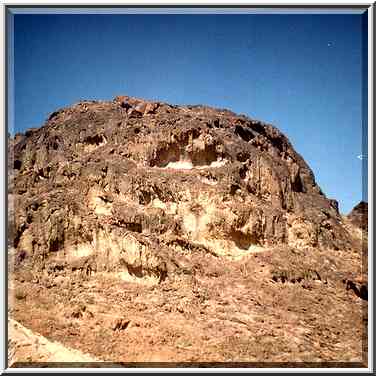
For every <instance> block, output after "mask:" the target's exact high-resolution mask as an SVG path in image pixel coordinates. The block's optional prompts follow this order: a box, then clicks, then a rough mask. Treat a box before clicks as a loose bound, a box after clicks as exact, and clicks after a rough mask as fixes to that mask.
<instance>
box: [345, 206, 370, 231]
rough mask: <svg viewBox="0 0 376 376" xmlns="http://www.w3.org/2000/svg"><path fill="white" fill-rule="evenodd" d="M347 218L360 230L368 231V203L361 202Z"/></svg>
mask: <svg viewBox="0 0 376 376" xmlns="http://www.w3.org/2000/svg"><path fill="white" fill-rule="evenodd" d="M347 218H348V219H349V220H350V222H351V223H352V224H353V225H354V226H357V227H359V228H360V229H362V230H366V231H368V203H367V202H364V201H361V202H359V204H358V205H356V206H355V207H354V208H353V210H351V212H350V213H349V214H348V216H347Z"/></svg>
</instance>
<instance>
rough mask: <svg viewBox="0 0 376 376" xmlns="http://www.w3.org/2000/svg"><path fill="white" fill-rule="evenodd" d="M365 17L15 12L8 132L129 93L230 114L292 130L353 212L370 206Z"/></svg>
mask: <svg viewBox="0 0 376 376" xmlns="http://www.w3.org/2000/svg"><path fill="white" fill-rule="evenodd" d="M362 17H363V19H364V16H362V15H359V14H358V15H350V14H341V15H340V14H329V15H322V14H311V15H308V14H296V15H286V14H285V15H282V14H244V15H223V14H222V15H221V14H218V15H215V14H210V15H202V14H200V15H197V14H195V15H192V14H191V15H182V14H180V15H177V14H169V15H166V14H165V15H157V14H153V15H151V14H149V15H148V14H143V15H142V14H138V15H135V14H133V15H72V14H65V15H51V14H49V15H47V14H44V15H36V14H35V15H30V14H29V15H25V14H17V15H15V16H14V76H15V80H14V93H15V96H14V98H15V107H14V114H15V127H14V129H12V128H11V127H10V129H9V130H10V132H11V133H14V132H19V131H24V130H25V129H27V128H29V127H39V126H41V125H42V123H43V122H44V121H45V120H46V118H47V116H48V114H49V113H51V112H53V111H54V110H56V109H58V108H61V107H65V106H69V105H72V104H74V103H76V102H78V101H80V100H84V99H88V100H92V99H96V100H112V99H113V97H115V96H116V95H121V94H126V95H131V96H137V97H142V98H147V99H155V100H161V101H164V102H168V103H171V104H206V105H210V106H215V107H220V108H228V109H230V110H233V111H234V112H237V113H242V114H246V115H248V116H250V117H253V118H256V119H260V120H263V121H266V122H269V123H271V124H273V125H275V126H276V127H278V128H279V129H280V130H281V131H282V132H284V133H285V134H286V135H287V137H289V139H290V141H291V142H292V144H293V146H294V147H295V149H296V150H297V151H298V152H299V153H300V154H301V155H302V156H303V158H304V159H305V160H306V161H307V163H308V164H309V165H310V167H311V168H312V170H313V171H314V174H315V176H316V180H317V182H318V184H319V185H320V186H321V188H322V189H323V191H324V192H325V194H326V195H327V196H328V197H329V198H335V199H337V200H338V201H339V204H340V211H341V212H343V213H347V212H349V211H350V210H351V208H352V207H353V206H354V205H355V204H357V203H358V202H359V201H360V200H362V199H366V197H364V196H363V197H362V163H365V161H364V160H363V162H362V161H361V159H360V158H358V156H359V155H361V154H363V155H366V153H367V150H366V148H363V149H362V133H364V132H362V121H366V119H365V118H362V117H365V116H366V112H364V114H363V113H362V85H364V82H362V68H363V70H364V69H365V68H366V66H364V65H363V67H362V64H363V63H364V61H366V59H367V57H366V56H365V55H364V54H363V52H362V38H364V35H363V34H362V22H363V23H364V21H362ZM363 29H364V25H363ZM363 42H364V41H363ZM363 78H364V79H366V77H365V76H364V77H363ZM363 110H364V109H363Z"/></svg>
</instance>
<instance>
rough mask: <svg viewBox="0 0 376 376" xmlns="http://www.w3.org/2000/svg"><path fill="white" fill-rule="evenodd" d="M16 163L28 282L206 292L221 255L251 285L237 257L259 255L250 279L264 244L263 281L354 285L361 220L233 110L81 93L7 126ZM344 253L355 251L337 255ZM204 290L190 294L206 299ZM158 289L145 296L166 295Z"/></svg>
mask: <svg viewBox="0 0 376 376" xmlns="http://www.w3.org/2000/svg"><path fill="white" fill-rule="evenodd" d="M8 167H9V170H10V171H13V174H11V176H10V177H9V208H10V209H11V210H10V211H9V225H10V232H9V234H10V239H9V242H10V245H11V246H12V249H13V251H12V252H10V253H9V255H10V263H11V265H12V266H11V267H12V271H14V276H15V278H16V282H15V283H21V285H23V284H28V285H30V286H31V285H33V286H38V285H39V286H40V285H42V286H45V287H47V288H49V289H60V290H59V291H65V292H64V294H65V293H66V292H67V291H72V289H73V290H74V289H75V288H76V287H77V286H80V285H81V284H82V283H84V284H89V285H88V286H98V288H100V286H101V284H100V280H101V279H103V278H104V279H105V280H107V278H112V280H113V281H115V282H114V283H121V284H122V283H130V284H134V285H137V286H139V287H138V288H141V289H142V288H145V289H148V288H154V287H153V286H159V285H160V286H168V285H169V284H172V286H175V285H174V284H176V283H178V286H185V287H184V288H183V287H179V288H178V287H173V288H174V289H175V290H174V291H180V290H179V289H180V288H182V289H183V290H182V291H185V289H186V288H187V286H190V287H192V289H193V290H194V289H195V288H196V287H197V286H199V285H200V284H203V285H205V286H206V287H205V288H202V289H201V290H200V289H199V290H197V291H206V290H207V289H210V288H211V287H209V286H211V285H212V283H214V282H213V279H214V280H216V278H218V277H219V276H220V275H222V274H223V273H224V271H223V270H221V268H229V273H230V274H229V275H231V276H232V277H229V280H231V278H235V280H236V281H237V283H240V284H242V283H241V282H239V280H238V279H239V275H240V277H241V276H243V272H239V270H241V265H243V264H238V263H245V264H244V265H246V264H247V263H250V265H251V266H247V268H246V270H245V271H244V273H245V274H244V275H246V277H247V278H248V273H251V272H252V273H253V272H254V271H255V270H258V269H257V268H259V267H261V266H260V265H259V264H257V266H256V264H254V262H253V261H252V260H257V259H256V257H257V255H258V254H261V255H263V256H262V257H264V258H265V261H263V262H262V265H263V266H262V268H263V267H264V266H265V265H269V267H268V268H267V269H262V270H261V269H260V273H261V274H260V275H259V279H258V278H251V279H252V283H253V287H256V286H258V283H261V282H260V281H263V280H264V279H263V278H266V280H267V281H269V282H268V283H267V285H265V286H264V288H265V289H266V290H265V291H268V288H270V289H272V290H273V289H275V288H277V289H279V288H281V287H271V286H281V284H282V285H285V283H287V284H296V283H298V284H303V285H304V283H305V286H306V285H307V281H310V282H309V283H308V285H309V286H311V287H310V288H308V290H312V289H313V290H315V289H316V288H318V287H317V286H320V291H322V290H321V289H325V286H326V285H325V284H326V283H328V282H327V281H328V280H329V281H332V282H333V284H334V285H333V286H337V287H338V286H339V287H338V288H339V289H341V290H340V291H341V294H345V291H346V293H347V290H345V286H344V285H343V282H342V281H345V280H346V281H347V279H348V278H347V277H346V276H347V275H348V273H349V272H352V271H354V273H355V274H356V275H359V274H361V273H362V270H361V260H362V255H361V245H359V244H360V243H356V239H355V240H354V234H353V225H354V220H353V219H349V220H348V219H346V221H347V222H346V221H345V219H344V218H343V217H342V216H341V215H340V213H339V212H338V204H337V202H336V201H335V200H333V199H329V198H327V197H326V196H325V194H324V193H323V192H322V191H321V189H320V187H319V186H318V185H317V183H316V182H315V177H314V174H313V172H312V171H311V169H310V168H309V166H308V165H307V163H306V162H305V161H304V159H303V158H302V157H301V156H300V155H299V154H298V153H297V152H296V151H295V150H294V148H293V146H292V145H291V143H290V142H289V140H288V139H287V138H286V137H285V136H284V135H283V134H282V133H281V132H280V131H279V130H278V129H277V128H275V127H274V126H272V125H270V124H265V123H263V122H261V121H258V120H254V119H250V118H248V117H246V116H243V115H236V114H235V113H232V112H230V111H228V110H222V109H214V108H210V107H205V106H172V105H169V104H166V103H160V102H152V101H145V100H142V99H138V98H132V97H128V96H119V97H116V98H115V99H114V100H113V101H110V102H100V101H84V102H80V103H78V104H76V105H74V106H72V107H69V108H64V109H61V110H58V111H56V112H54V113H53V114H51V116H50V117H49V118H48V120H47V121H46V123H45V124H44V125H43V126H42V127H41V128H38V129H30V130H28V131H27V132H26V133H25V134H17V135H16V136H15V138H14V139H11V140H10V142H9V166H8ZM352 217H354V215H353V216H352ZM345 222H346V223H345ZM362 223H363V222H362ZM362 229H364V227H362ZM273 254H274V256H270V255H273ZM282 254H284V255H286V257H284V258H281V255H282ZM297 254H298V255H299V258H298V259H299V261H296V264H295V263H294V262H293V263H290V262H288V261H287V260H290V259H291V260H295V259H296V257H295V255H297ZM335 254H337V255H342V256H341V257H344V256H343V255H346V256H345V257H344V258H343V260H348V261H341V262H340V263H335V262H334V261H333V257H334V256H333V255H335ZM304 255H306V256H304ZM273 260H274V261H273ZM276 260H278V262H277V261H276ZM350 260H351V262H350ZM354 260H355V261H354ZM273 262H275V266H273V265H274V264H273ZM347 262H348V263H347ZM239 265H240V266H239ZM247 265H248V264H247ZM272 266H273V267H272ZM239 267H240V269H239ZM265 270H266V271H265ZM226 273H227V272H226ZM231 273H235V274H231ZM239 273H240V274H239ZM226 275H227V274H226ZM235 275H236V277H235ZM187 276H188V277H189V280H188V281H187V280H186V278H188V277H187ZM346 278H347V279H346ZM17 281H18V282H17ZM116 281H117V282H116ZM177 281H180V282H177ZM205 281H206V282H205ZM312 281H316V282H314V283H313V282H312ZM324 281H325V283H324ZM248 282H249V281H248ZM337 282H338V283H337ZM106 283H107V282H106ZM270 283H271V285H270ZM75 286H76V287H75ZM140 286H144V287H140ZM194 286H196V287H194ZM242 286H243V285H242ZM260 286H261V285H260ZM260 286H259V287H260ZM268 286H269V287H268ZM315 286H316V287H315ZM346 286H347V287H348V286H349V285H346ZM190 287H189V288H190ZM337 287H336V288H337ZM88 288H89V287H88ZM93 288H94V287H93ZM171 288H172V287H171ZM212 288H214V287H213V286H212ZM349 288H350V287H349ZM193 290H192V291H193ZM334 290H335V287H333V290H331V291H334ZM31 291H33V290H31ZM142 291H143V290H142ZM145 291H149V290H145ZM167 291H169V290H167ZM273 291H274V290H273ZM39 293H40V292H35V294H36V295H35V296H38V297H39V296H40V295H39ZM275 293H276V292H275V291H274V293H273V294H275ZM148 294H149V293H148ZM161 294H162V293H161ZM194 294H195V293H194ZM197 294H198V295H197V296H196V295H193V297H191V298H192V299H193V300H195V299H196V300H197V302H196V300H195V302H196V303H194V304H198V305H200V304H203V302H204V301H205V299H207V298H208V297H207V298H205V297H202V301H201V300H200V299H201V298H199V297H200V293H198V292H197ZM162 295H163V294H162ZM164 295H166V294H164ZM183 295H184V293H183ZM209 295H210V296H211V294H209ZM209 295H208V296H209ZM68 296H70V295H69V294H68V295H67V296H65V295H64V298H62V299H68ZM195 296H196V297H195ZM234 296H236V292H235V291H234ZM360 296H362V294H360ZM191 298H189V299H191ZM103 299H105V298H103ZM145 299H148V298H146V297H145ZM159 299H162V298H161V296H159V297H158V298H155V299H154V300H153V302H151V301H148V300H146V301H145V304H150V307H154V308H153V309H156V306H153V304H156V305H157V306H158V304H160V306H164V304H165V303H163V301H164V300H163V299H162V302H160V301H159ZM187 299H188V298H187ZM189 299H188V300H189ZM210 299H214V301H216V299H217V298H216V295H215V294H214V295H212V296H211V298H210ZM302 299H303V298H302ZM328 299H329V300H330V297H328ZM344 299H345V298H344ZM354 299H355V298H354ZM193 300H192V301H193ZM183 301H184V299H183ZM183 301H181V303H182V304H183ZM22 302H23V299H22V298H20V299H16V303H17V304H22ZM200 302H201V303H200ZM191 304H193V303H192V302H191V303H187V307H188V308H187V307H186V308H184V307H183V308H181V310H182V312H187V310H188V311H189V309H190V308H189V307H190V305H191ZM213 304H214V303H213ZM215 304H216V303H215ZM328 304H329V303H328ZM183 305H184V304H183ZM235 307H236V306H235ZM133 308H134V307H133ZM150 309H152V308H150ZM193 311H194V312H193V313H192V315H200V310H198V311H197V312H196V309H194V310H193ZM170 312H171V311H170ZM174 312H175V311H174ZM178 312H180V311H178ZM202 312H205V310H202ZM259 313H260V314H261V312H259ZM203 314H204V313H203ZM244 314H245V315H246V313H244ZM357 314H359V312H358V313H357ZM351 315H356V313H354V312H352V313H351ZM85 317H86V316H84V315H83V316H82V317H81V316H80V317H75V320H77V319H79V320H83V319H84V318H85ZM21 319H22V318H20V320H21ZM88 320H89V318H88ZM277 321H278V320H277ZM119 322H123V321H121V319H120V321H119ZM124 322H128V320H125V321H124ZM29 324H30V325H32V324H31V322H29ZM127 325H128V324H127ZM330 325H331V324H330ZM119 327H120V328H122V326H121V325H120V326H119ZM130 328H132V326H130ZM117 329H119V328H118V327H117ZM170 329H171V328H170ZM124 330H125V329H124ZM127 330H128V329H127ZM132 330H133V329H132ZM117 332H121V330H117V331H116V333H117ZM230 332H231V331H229V333H230ZM231 333H232V332H231ZM116 335H117V334H116ZM349 337H351V335H349ZM198 346H199V345H198ZM230 347H231V346H230ZM86 350H87V351H89V350H90V349H89V350H88V349H86ZM90 351H93V350H92V349H91V350H90ZM166 351H167V350H166ZM171 351H172V352H171ZM213 351H214V350H213ZM226 351H227V350H226ZM294 351H295V350H294ZM307 351H308V350H307ZM167 353H168V354H169V355H166V357H167V358H169V359H171V358H172V355H171V354H174V352H173V350H171V348H169V350H168V351H167ZM333 354H334V353H333ZM354 354H355V355H354ZM359 354H360V352H359V351H358V350H356V351H355V350H354V352H353V355H354V356H352V355H349V359H353V358H354V357H355V358H357V357H358V358H359V356H360V355H359ZM118 355H119V354H118ZM128 355H129V354H128ZM106 357H107V358H108V356H107V355H106ZM208 357H209V358H208V359H211V358H210V356H209V355H208ZM180 358H181V357H180V355H179V356H178V357H177V358H176V359H180ZM183 358H184V357H183ZM253 358H255V357H253ZM256 358H257V357H256ZM256 358H255V359H256ZM358 358H357V359H358ZM117 359H118V360H119V358H117ZM134 359H139V358H138V357H137V356H136V357H135V358H134Z"/></svg>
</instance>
